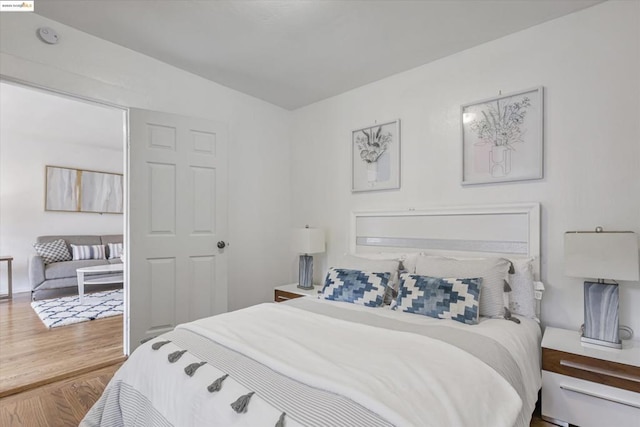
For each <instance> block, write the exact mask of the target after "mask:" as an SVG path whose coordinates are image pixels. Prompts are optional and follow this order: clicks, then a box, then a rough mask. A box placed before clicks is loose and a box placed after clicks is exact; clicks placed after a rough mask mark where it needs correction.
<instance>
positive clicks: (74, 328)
mask: <svg viewBox="0 0 640 427" xmlns="http://www.w3.org/2000/svg"><path fill="white" fill-rule="evenodd" d="M30 304H31V295H30V293H20V294H15V295H14V296H13V300H3V301H0V398H2V397H5V396H9V395H12V394H15V393H20V392H23V391H25V390H29V389H31V388H34V387H39V386H42V385H46V384H49V383H52V382H55V381H59V380H62V379H66V378H70V377H74V376H78V375H80V374H84V373H87V372H93V371H96V370H97V369H100V368H103V367H106V366H111V365H113V364H116V363H119V362H122V361H123V360H124V356H123V353H122V316H115V317H109V318H106V319H98V320H93V321H90V322H83V323H78V324H75V325H69V326H62V327H59V328H53V329H48V328H47V327H46V326H44V324H43V323H42V321H41V320H40V318H39V317H38V315H37V314H36V313H35V312H34V311H33V309H32V308H31V305H30ZM0 425H5V424H1V423H0Z"/></svg>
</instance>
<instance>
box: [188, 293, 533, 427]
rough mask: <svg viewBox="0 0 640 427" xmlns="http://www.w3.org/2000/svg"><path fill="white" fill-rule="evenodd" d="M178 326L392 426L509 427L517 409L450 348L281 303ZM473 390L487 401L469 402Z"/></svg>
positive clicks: (497, 381)
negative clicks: (344, 400)
mask: <svg viewBox="0 0 640 427" xmlns="http://www.w3.org/2000/svg"><path fill="white" fill-rule="evenodd" d="M369 310H370V309H369ZM380 310H384V309H380ZM381 313H382V311H381ZM383 315H386V314H383ZM388 315H395V313H394V314H388ZM409 316H414V317H415V318H420V317H422V316H416V315H409ZM439 322H443V321H442V320H439ZM502 322H505V321H502ZM450 323H455V322H450ZM460 326H464V325H460ZM480 326H482V325H478V329H481V328H480ZM514 326H518V325H514ZM520 326H522V325H520ZM178 328H184V329H187V330H189V331H192V332H194V333H197V334H199V335H201V336H204V337H207V338H209V339H211V340H214V341H216V342H218V343H220V344H222V345H224V346H226V347H229V348H231V349H233V350H236V351H238V352H241V353H243V354H245V355H247V356H249V357H251V358H253V359H255V360H256V361H258V362H260V363H262V364H264V365H267V366H269V367H270V368H272V369H273V370H276V371H278V372H280V373H282V374H284V375H286V376H288V377H291V378H294V379H296V380H299V381H302V382H305V383H307V384H310V385H312V386H315V387H319V388H322V389H325V390H328V391H332V392H335V393H338V394H341V395H344V396H346V397H348V398H350V399H352V400H354V401H356V402H358V403H360V404H361V405H363V406H364V407H367V408H369V409H370V410H372V411H374V412H376V413H378V414H380V415H381V416H382V417H384V418H386V419H387V420H388V421H390V422H391V423H393V424H395V425H398V426H409V425H414V426H438V427H441V426H491V427H499V426H505V427H512V426H513V425H514V423H515V420H516V418H517V416H518V413H519V411H520V409H521V407H522V404H523V402H522V400H521V399H520V397H519V396H518V394H517V392H516V391H515V390H514V389H513V388H512V387H511V386H510V385H509V384H508V383H507V381H506V380H505V379H503V378H502V377H501V376H500V375H498V374H497V373H496V372H495V371H494V370H493V369H491V368H490V367H489V366H487V365H486V364H484V363H483V362H481V361H480V360H478V359H477V358H475V357H474V356H471V355H469V354H468V353H466V352H464V351H462V350H460V349H458V348H456V347H454V346H452V345H449V344H447V343H444V342H442V341H440V340H436V339H431V338H428V337H424V336H420V335H417V334H412V333H406V332H398V331H392V330H388V329H384V328H377V327H372V326H368V325H363V324H358V323H353V322H347V321H343V320H338V319H332V318H330V317H327V316H323V315H320V314H315V313H311V312H308V311H304V310H300V309H297V308H294V307H290V306H288V305H286V304H261V305H257V306H254V307H249V308H247V309H243V310H239V311H235V312H231V313H226V314H222V315H219V316H215V317H211V318H206V319H202V320H198V321H195V322H192V323H188V324H184V325H181V326H178ZM485 329H487V328H485ZM484 333H486V334H487V336H490V335H499V334H498V333H495V334H494V333H493V332H491V330H489V329H488V330H486V331H485V332H484ZM516 344H517V343H516ZM517 345H523V344H517ZM479 388H482V389H483V390H486V397H487V399H476V398H475V397H474V395H475V394H476V393H477V390H478V389H479ZM311 404H312V403H311Z"/></svg>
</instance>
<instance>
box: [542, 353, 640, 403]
mask: <svg viewBox="0 0 640 427" xmlns="http://www.w3.org/2000/svg"><path fill="white" fill-rule="evenodd" d="M542 369H543V370H545V371H549V372H555V373H558V374H562V375H566V376H569V377H574V378H581V379H583V380H587V381H593V382H595V383H599V384H606V385H609V386H612V387H617V388H621V389H624V390H629V391H633V392H636V393H640V368H639V367H636V366H631V365H625V364H622V363H616V362H611V361H607V360H600V359H594V358H592V357H587V356H581V355H578V354H572V353H565V352H563V351H558V350H552V349H548V348H543V349H542Z"/></svg>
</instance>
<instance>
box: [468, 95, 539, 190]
mask: <svg viewBox="0 0 640 427" xmlns="http://www.w3.org/2000/svg"><path fill="white" fill-rule="evenodd" d="M460 123H461V128H462V185H473V184H489V183H499V182H511V181H525V180H533V179H541V178H543V163H544V152H543V145H544V144H543V140H544V90H543V87H542V86H539V87H536V88H533V89H527V90H523V91H519V92H514V93H510V94H507V95H500V96H497V97H494V98H488V99H484V100H481V101H476V102H472V103H469V104H465V105H462V106H461V108H460Z"/></svg>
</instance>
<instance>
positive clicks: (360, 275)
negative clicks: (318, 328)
mask: <svg viewBox="0 0 640 427" xmlns="http://www.w3.org/2000/svg"><path fill="white" fill-rule="evenodd" d="M390 277H391V273H369V272H366V271H360V270H348V269H346V268H330V269H329V272H328V273H327V278H326V279H325V280H324V287H323V288H322V297H323V298H324V299H328V300H333V301H343V302H351V303H354V304H360V305H364V306H367V307H378V306H381V305H382V303H383V301H384V294H385V291H386V289H387V284H388V283H389V278H390Z"/></svg>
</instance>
